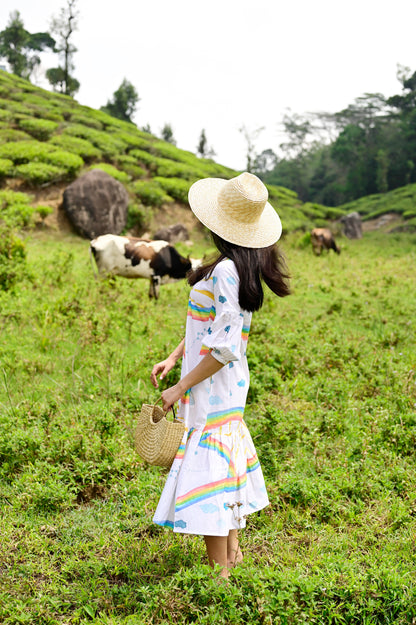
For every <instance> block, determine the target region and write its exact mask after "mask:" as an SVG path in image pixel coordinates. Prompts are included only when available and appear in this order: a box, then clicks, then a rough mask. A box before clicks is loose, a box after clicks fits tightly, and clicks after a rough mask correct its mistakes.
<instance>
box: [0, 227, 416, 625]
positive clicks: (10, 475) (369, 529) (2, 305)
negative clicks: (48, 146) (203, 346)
mask: <svg viewBox="0 0 416 625" xmlns="http://www.w3.org/2000/svg"><path fill="white" fill-rule="evenodd" d="M297 243H298V242H297V240H296V236H295V235H293V236H292V237H291V238H290V239H287V240H285V241H284V242H283V244H282V247H283V249H284V251H285V253H286V256H287V259H288V264H289V268H290V272H291V274H292V287H293V294H292V295H291V296H290V297H288V298H285V299H284V300H279V299H277V298H275V297H272V296H271V295H270V293H268V294H267V297H266V301H265V305H264V307H263V309H262V310H261V311H260V312H259V313H256V314H255V316H254V318H253V325H252V331H251V333H250V338H249V343H248V358H249V365H250V370H251V386H250V391H249V402H248V405H247V409H246V415H245V418H246V422H247V423H248V426H249V428H250V431H251V433H252V436H253V438H254V441H255V444H256V447H257V451H258V454H259V457H260V461H261V463H262V467H263V471H264V474H265V478H266V482H267V487H268V491H269V497H270V500H271V505H270V506H269V507H268V508H267V509H265V510H264V511H263V512H262V513H260V514H258V515H255V516H253V517H252V518H251V519H250V520H249V523H248V527H247V529H246V530H245V531H244V533H243V534H242V548H243V551H244V554H245V560H244V562H243V564H242V566H240V567H239V568H238V569H236V570H235V572H233V574H232V578H231V583H230V585H229V586H228V587H225V586H223V585H219V584H218V583H217V581H216V578H215V576H213V575H212V573H211V570H210V569H209V567H208V566H207V563H206V557H205V550H204V546H203V541H202V539H201V538H200V537H192V536H177V535H174V534H173V533H171V532H170V531H168V530H164V529H162V528H160V527H158V526H155V525H153V524H152V522H151V519H152V515H153V511H154V509H155V506H156V503H157V500H158V497H159V494H160V492H161V489H162V486H163V483H164V480H165V475H166V474H165V472H164V470H162V469H159V468H156V467H149V466H145V465H144V464H143V463H142V462H141V460H140V459H139V458H138V457H137V455H136V454H135V452H134V449H133V431H134V423H135V417H136V415H137V410H138V408H139V407H140V405H141V403H142V402H144V401H146V402H149V401H152V400H155V399H156V398H157V397H158V395H157V392H156V391H155V390H154V389H153V388H152V387H151V385H150V382H149V374H150V370H151V367H152V365H153V364H154V362H156V361H158V360H160V359H161V358H162V357H164V355H165V354H167V353H168V352H169V351H170V350H171V349H172V348H173V347H174V346H176V344H177V343H178V342H179V340H180V339H181V338H182V334H183V332H184V323H185V311H186V302H187V293H188V289H187V287H186V284H185V283H184V282H181V283H176V284H169V285H165V286H163V287H162V288H161V297H160V300H159V302H157V303H155V302H149V300H148V298H147V288H148V285H147V283H146V282H145V281H143V282H142V281H127V280H123V279H118V280H113V281H102V282H95V280H94V277H93V274H92V270H91V267H90V265H89V258H88V242H86V241H83V240H81V239H79V238H76V237H73V236H69V235H68V236H66V237H64V236H62V237H60V238H56V237H55V238H51V237H50V236H48V235H47V234H45V233H35V234H33V235H32V238H31V239H30V241H29V243H28V264H29V270H30V271H29V275H28V276H27V277H25V278H24V280H23V281H22V282H20V283H19V284H18V285H17V286H16V288H15V291H14V293H10V292H1V291H0V361H1V368H0V378H1V379H0V623H2V624H3V623H4V624H8V625H9V624H15V623H16V624H17V623H19V624H20V623H22V624H23V623H28V624H30V625H32V624H33V625H52V624H53V625H55V624H56V625H57V624H84V623H95V624H97V625H98V624H100V625H101V624H102V625H122V624H123V625H124V624H126V625H127V624H129V625H136V624H137V625H142V624H143V625H144V624H159V623H198V624H199V623H201V624H204V623H215V624H227V625H230V624H231V625H232V624H237V623H248V624H259V625H260V624H261V625H264V624H275V623H277V624H294V625H297V624H303V623H304V624H308V625H309V624H344V623H351V624H352V623H354V624H365V625H370V624H371V625H373V624H374V625H375V624H389V623H409V624H411V623H415V622H416V562H415V528H416V488H415V487H416V470H415V469H416V464H415V440H416V365H415V334H416V289H415V261H416V236H415V235H410V234H407V235H406V234H397V235H382V234H378V233H371V234H367V235H366V236H365V237H364V238H363V239H362V240H359V241H348V240H341V241H340V243H341V246H342V248H343V249H342V253H341V255H340V256H336V255H333V254H332V252H331V254H330V255H324V256H322V257H319V258H317V257H314V256H313V254H312V252H311V249H310V248H309V247H307V248H304V249H302V246H301V245H298V244H297ZM201 251H202V250H201V248H198V249H196V250H191V252H192V254H193V255H194V256H196V255H199V254H200V253H201ZM178 373H179V368H178V370H175V371H174V372H172V373H171V374H170V376H169V380H168V382H169V381H170V382H173V381H174V380H175V379H176V377H177V375H178Z"/></svg>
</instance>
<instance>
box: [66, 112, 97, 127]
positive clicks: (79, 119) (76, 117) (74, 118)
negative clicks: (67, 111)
mask: <svg viewBox="0 0 416 625" xmlns="http://www.w3.org/2000/svg"><path fill="white" fill-rule="evenodd" d="M70 121H71V123H73V124H82V125H83V126H88V127H89V128H95V129H96V130H102V129H103V124H102V123H101V122H100V121H99V120H98V119H94V118H93V117H91V116H88V117H87V116H86V115H81V114H80V113H73V114H72V115H71V117H70Z"/></svg>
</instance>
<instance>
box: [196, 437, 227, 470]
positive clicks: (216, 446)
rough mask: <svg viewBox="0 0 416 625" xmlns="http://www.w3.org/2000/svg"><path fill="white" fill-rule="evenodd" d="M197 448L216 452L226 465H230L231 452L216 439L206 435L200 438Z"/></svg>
mask: <svg viewBox="0 0 416 625" xmlns="http://www.w3.org/2000/svg"><path fill="white" fill-rule="evenodd" d="M198 446H199V447H203V448H204V449H210V450H212V451H215V452H217V453H218V454H219V455H220V456H221V458H224V460H225V461H226V463H227V464H230V458H231V450H230V448H229V447H227V445H224V443H221V441H218V440H217V439H216V438H214V437H213V436H212V435H211V434H209V433H206V434H203V435H202V436H201V439H200V441H199V445H198Z"/></svg>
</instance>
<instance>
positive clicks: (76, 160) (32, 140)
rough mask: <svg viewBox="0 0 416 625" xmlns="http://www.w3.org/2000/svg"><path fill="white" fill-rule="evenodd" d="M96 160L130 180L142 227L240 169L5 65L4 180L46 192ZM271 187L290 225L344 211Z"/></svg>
mask: <svg viewBox="0 0 416 625" xmlns="http://www.w3.org/2000/svg"><path fill="white" fill-rule="evenodd" d="M90 168H100V169H103V170H104V171H106V172H107V173H109V174H111V175H112V176H114V178H116V179H117V180H119V181H120V182H122V183H123V184H124V185H125V186H126V188H127V190H128V192H129V195H130V198H131V204H130V207H129V227H132V226H134V225H135V226H136V227H137V226H138V227H140V226H142V227H143V228H145V226H146V219H148V217H149V211H150V212H151V211H152V210H153V209H155V208H159V207H163V206H167V205H168V204H169V203H171V202H173V201H175V202H179V203H181V204H183V205H184V206H186V204H187V194H188V189H189V187H190V185H191V184H192V183H193V182H194V181H195V180H197V179H199V178H204V177H208V176H213V177H221V178H231V177H233V176H235V175H236V174H237V173H238V172H236V171H234V170H232V169H230V168H229V167H225V166H223V165H220V164H218V163H216V162H214V161H213V160H211V159H203V158H198V157H197V156H196V155H195V154H193V153H192V152H188V151H185V150H181V149H179V148H177V147H175V146H174V145H172V144H170V143H167V142H165V141H161V140H160V139H158V138H157V137H155V136H154V135H151V134H149V133H147V132H143V131H142V130H139V129H138V128H137V127H136V126H135V125H134V124H129V123H127V122H123V121H121V120H118V119H116V118H114V117H111V116H109V115H107V114H106V113H103V112H102V111H97V110H94V109H92V108H89V107H87V106H82V105H80V104H79V103H78V102H76V101H75V100H74V99H72V98H70V97H68V96H64V95H62V94H58V93H53V92H49V91H46V90H43V89H40V88H39V87H36V86H34V85H32V84H31V83H30V82H27V81H25V80H23V79H20V78H18V77H16V76H14V75H12V74H8V73H6V72H4V71H1V70H0V185H1V187H2V188H3V189H12V190H13V191H15V190H16V189H17V190H19V191H20V192H22V191H23V192H25V193H29V195H30V194H31V193H32V194H33V192H36V197H37V200H39V197H42V194H40V193H39V189H46V188H48V187H49V186H50V185H57V184H59V185H61V186H62V185H63V186H65V184H66V183H69V182H70V181H72V180H73V179H74V178H76V177H77V176H79V175H80V174H82V173H84V172H85V171H87V170H88V169H90ZM269 194H270V201H271V203H272V204H273V206H274V207H275V208H276V209H277V210H278V211H279V214H280V215H281V217H282V220H283V223H284V227H285V229H286V231H289V230H293V229H296V228H302V229H304V228H308V227H309V226H310V225H312V224H316V223H320V222H325V221H327V220H328V219H333V218H336V217H337V216H339V215H341V214H342V212H343V211H340V210H339V209H332V208H328V207H323V206H319V205H316V204H303V203H302V202H300V201H299V199H298V197H297V195H296V193H294V192H292V191H289V190H288V189H284V188H282V187H274V186H270V187H269ZM45 195H46V193H45ZM9 197H10V196H9ZM29 203H30V201H29ZM45 203H46V204H47V203H48V202H47V200H46V202H45ZM3 204H4V202H3ZM37 204H39V201H37ZM44 210H46V209H44Z"/></svg>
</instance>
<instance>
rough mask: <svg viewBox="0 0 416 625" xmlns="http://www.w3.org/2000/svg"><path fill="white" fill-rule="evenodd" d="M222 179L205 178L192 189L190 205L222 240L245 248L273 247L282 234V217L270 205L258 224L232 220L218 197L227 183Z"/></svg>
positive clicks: (189, 195)
mask: <svg viewBox="0 0 416 625" xmlns="http://www.w3.org/2000/svg"><path fill="white" fill-rule="evenodd" d="M227 182H228V181H227V180H223V179H222V178H203V179H202V180H198V181H197V182H195V183H194V184H193V185H192V186H191V188H190V189H189V194H188V201H189V205H190V207H191V210H192V212H193V213H194V215H195V216H196V217H197V218H198V219H199V221H200V222H201V223H202V224H204V226H206V227H207V228H209V229H210V230H211V231H212V232H214V233H215V234H217V235H218V236H220V237H221V238H222V239H225V240H226V241H229V242H230V243H234V244H235V245H241V246H242V247H256V248H262V247H269V246H270V245H273V244H274V243H276V242H277V241H278V240H279V239H280V237H281V234H282V222H281V221H280V217H279V215H278V214H277V212H276V211H275V209H274V208H273V206H272V205H271V204H270V203H269V202H267V203H266V205H265V207H264V210H263V212H262V214H261V216H260V219H259V220H258V221H256V222H255V223H251V222H236V221H235V220H230V219H228V218H227V216H226V215H225V214H224V212H222V211H221V209H220V207H219V206H218V202H217V198H218V193H219V192H220V190H221V189H222V187H223V186H224V185H225V184H226V183H227Z"/></svg>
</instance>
